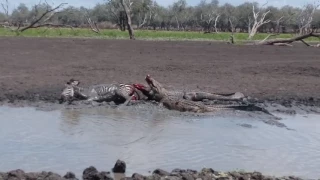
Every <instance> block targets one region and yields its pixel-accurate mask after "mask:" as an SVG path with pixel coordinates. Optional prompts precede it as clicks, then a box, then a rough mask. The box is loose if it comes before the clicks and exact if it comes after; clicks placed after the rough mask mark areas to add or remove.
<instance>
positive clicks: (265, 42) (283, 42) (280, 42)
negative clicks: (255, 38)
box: [249, 32, 320, 47]
mask: <svg viewBox="0 0 320 180" xmlns="http://www.w3.org/2000/svg"><path fill="white" fill-rule="evenodd" d="M271 36H275V35H269V36H268V37H266V38H265V39H264V40H262V41H260V42H258V43H254V44H253V45H278V46H292V45H291V43H293V42H295V41H301V42H303V43H304V44H306V45H307V46H311V47H318V46H317V45H315V46H312V45H309V44H307V43H306V42H305V41H303V40H304V39H306V38H308V37H318V38H320V34H317V33H313V32H311V33H309V34H305V35H301V36H297V37H294V38H290V39H280V40H278V39H276V40H267V39H268V38H269V37H271ZM249 45H250V44H249Z"/></svg>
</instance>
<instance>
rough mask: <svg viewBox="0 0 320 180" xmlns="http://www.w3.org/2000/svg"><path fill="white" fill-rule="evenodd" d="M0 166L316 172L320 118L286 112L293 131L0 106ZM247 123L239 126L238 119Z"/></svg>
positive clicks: (138, 114)
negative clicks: (119, 164) (121, 162)
mask: <svg viewBox="0 0 320 180" xmlns="http://www.w3.org/2000/svg"><path fill="white" fill-rule="evenodd" d="M0 117H1V119H0V122H1V130H0V142H1V146H0V171H9V170H13V169H18V168H20V169H23V170H25V171H55V172H57V173H59V174H64V173H66V172H67V171H73V172H75V173H76V174H77V176H78V177H81V173H82V171H83V169H84V168H86V167H88V166H90V165H93V166H95V167H97V168H98V170H105V171H110V169H111V168H112V167H113V165H114V163H115V161H116V160H117V159H122V160H124V161H126V163H127V168H128V171H127V175H131V173H133V172H139V173H143V174H148V171H152V170H154V169H156V168H162V169H165V170H168V171H171V170H172V169H174V168H191V169H196V170H200V169H201V168H203V167H212V168H214V169H216V170H222V171H229V170H241V169H243V170H246V171H254V170H257V171H261V172H263V173H266V174H269V175H277V176H282V175H297V176H301V177H305V178H318V177H320V172H319V167H320V130H319V128H320V116H317V115H300V116H287V117H285V119H284V120H282V122H283V123H285V124H286V125H287V126H288V127H289V128H293V129H295V131H289V130H286V129H284V128H279V127H276V126H270V125H267V124H265V123H263V122H261V121H258V120H254V119H250V118H241V117H211V116H199V117H196V116H191V117H188V116H179V115H175V114H174V113H168V111H160V110H150V109H149V110H144V109H139V108H138V109H131V110H117V109H107V108H104V107H101V108H92V109H85V110H84V109H81V110H80V109H79V110H77V109H74V110H72V109H69V110H68V109H65V110H55V111H40V110H35V109H34V108H10V107H0ZM244 123H245V124H249V125H250V126H252V127H251V128H248V127H247V126H245V127H244V126H240V125H239V124H244Z"/></svg>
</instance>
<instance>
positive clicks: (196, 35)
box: [0, 28, 319, 42]
mask: <svg viewBox="0 0 320 180" xmlns="http://www.w3.org/2000/svg"><path fill="white" fill-rule="evenodd" d="M230 35H231V33H225V32H221V33H210V34H204V33H203V32H184V31H152V30H135V36H136V38H137V39H143V40H199V41H229V39H230ZM0 36H20V37H79V38H106V39H128V37H129V36H128V32H127V31H120V30H115V29H104V30H101V33H100V34H97V33H95V32H93V31H91V30H90V29H83V28H82V29H80V28H74V29H70V28H59V29H58V28H56V29H47V28H37V29H28V30H26V31H24V32H23V33H19V34H17V33H16V32H13V31H10V30H8V29H6V28H0ZM267 36H268V34H266V33H258V34H256V36H255V37H254V38H253V40H262V39H264V38H266V37H267ZM291 37H293V35H291V34H280V35H278V36H276V38H291ZM234 38H235V41H236V42H239V41H240V42H241V41H247V39H248V34H247V33H235V34H234ZM272 38H275V37H272ZM306 41H319V38H314V37H311V38H308V39H307V40H306Z"/></svg>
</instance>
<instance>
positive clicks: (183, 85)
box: [0, 38, 320, 106]
mask: <svg viewBox="0 0 320 180" xmlns="http://www.w3.org/2000/svg"><path fill="white" fill-rule="evenodd" d="M0 49H1V53H0V63H1V66H0V99H1V100H8V99H9V100H11V101H15V100H31V101H34V100H45V101H50V102H57V98H58V96H59V94H60V92H61V89H62V88H63V87H64V83H65V82H66V81H67V80H69V79H70V78H76V79H79V80H81V82H82V85H84V86H88V85H92V84H96V83H111V82H115V81H117V82H124V83H130V82H131V83H137V82H143V83H144V77H145V75H146V74H151V75H152V76H153V77H155V78H156V79H158V80H159V81H160V82H161V83H163V84H165V85H167V87H168V88H169V89H189V90H203V91H211V92H222V93H228V92H235V91H240V92H243V93H244V94H245V95H248V96H251V97H253V98H258V99H260V100H272V101H277V102H279V103H283V104H286V103H288V102H291V101H293V100H296V101H298V102H300V103H304V104H307V105H318V106H320V94H319V92H320V78H319V77H320V52H319V48H307V47H304V46H296V47H275V46H232V45H227V44H222V43H211V42H168V41H167V42H164V41H163V42H162V41H161V42H156V41H138V40H137V41H129V40H98V39H53V38H52V39H49V38H1V43H0Z"/></svg>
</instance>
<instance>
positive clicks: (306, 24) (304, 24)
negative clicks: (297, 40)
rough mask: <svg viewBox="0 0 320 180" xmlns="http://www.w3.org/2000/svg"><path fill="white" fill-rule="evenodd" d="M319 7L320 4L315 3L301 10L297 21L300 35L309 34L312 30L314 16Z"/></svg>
mask: <svg viewBox="0 0 320 180" xmlns="http://www.w3.org/2000/svg"><path fill="white" fill-rule="evenodd" d="M319 6H320V3H316V2H314V4H307V5H305V6H304V8H303V9H301V12H300V14H299V15H298V19H297V23H298V26H299V34H300V35H302V34H306V33H308V30H310V29H311V23H312V20H313V15H314V13H315V11H316V10H317V8H318V7H319Z"/></svg>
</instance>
